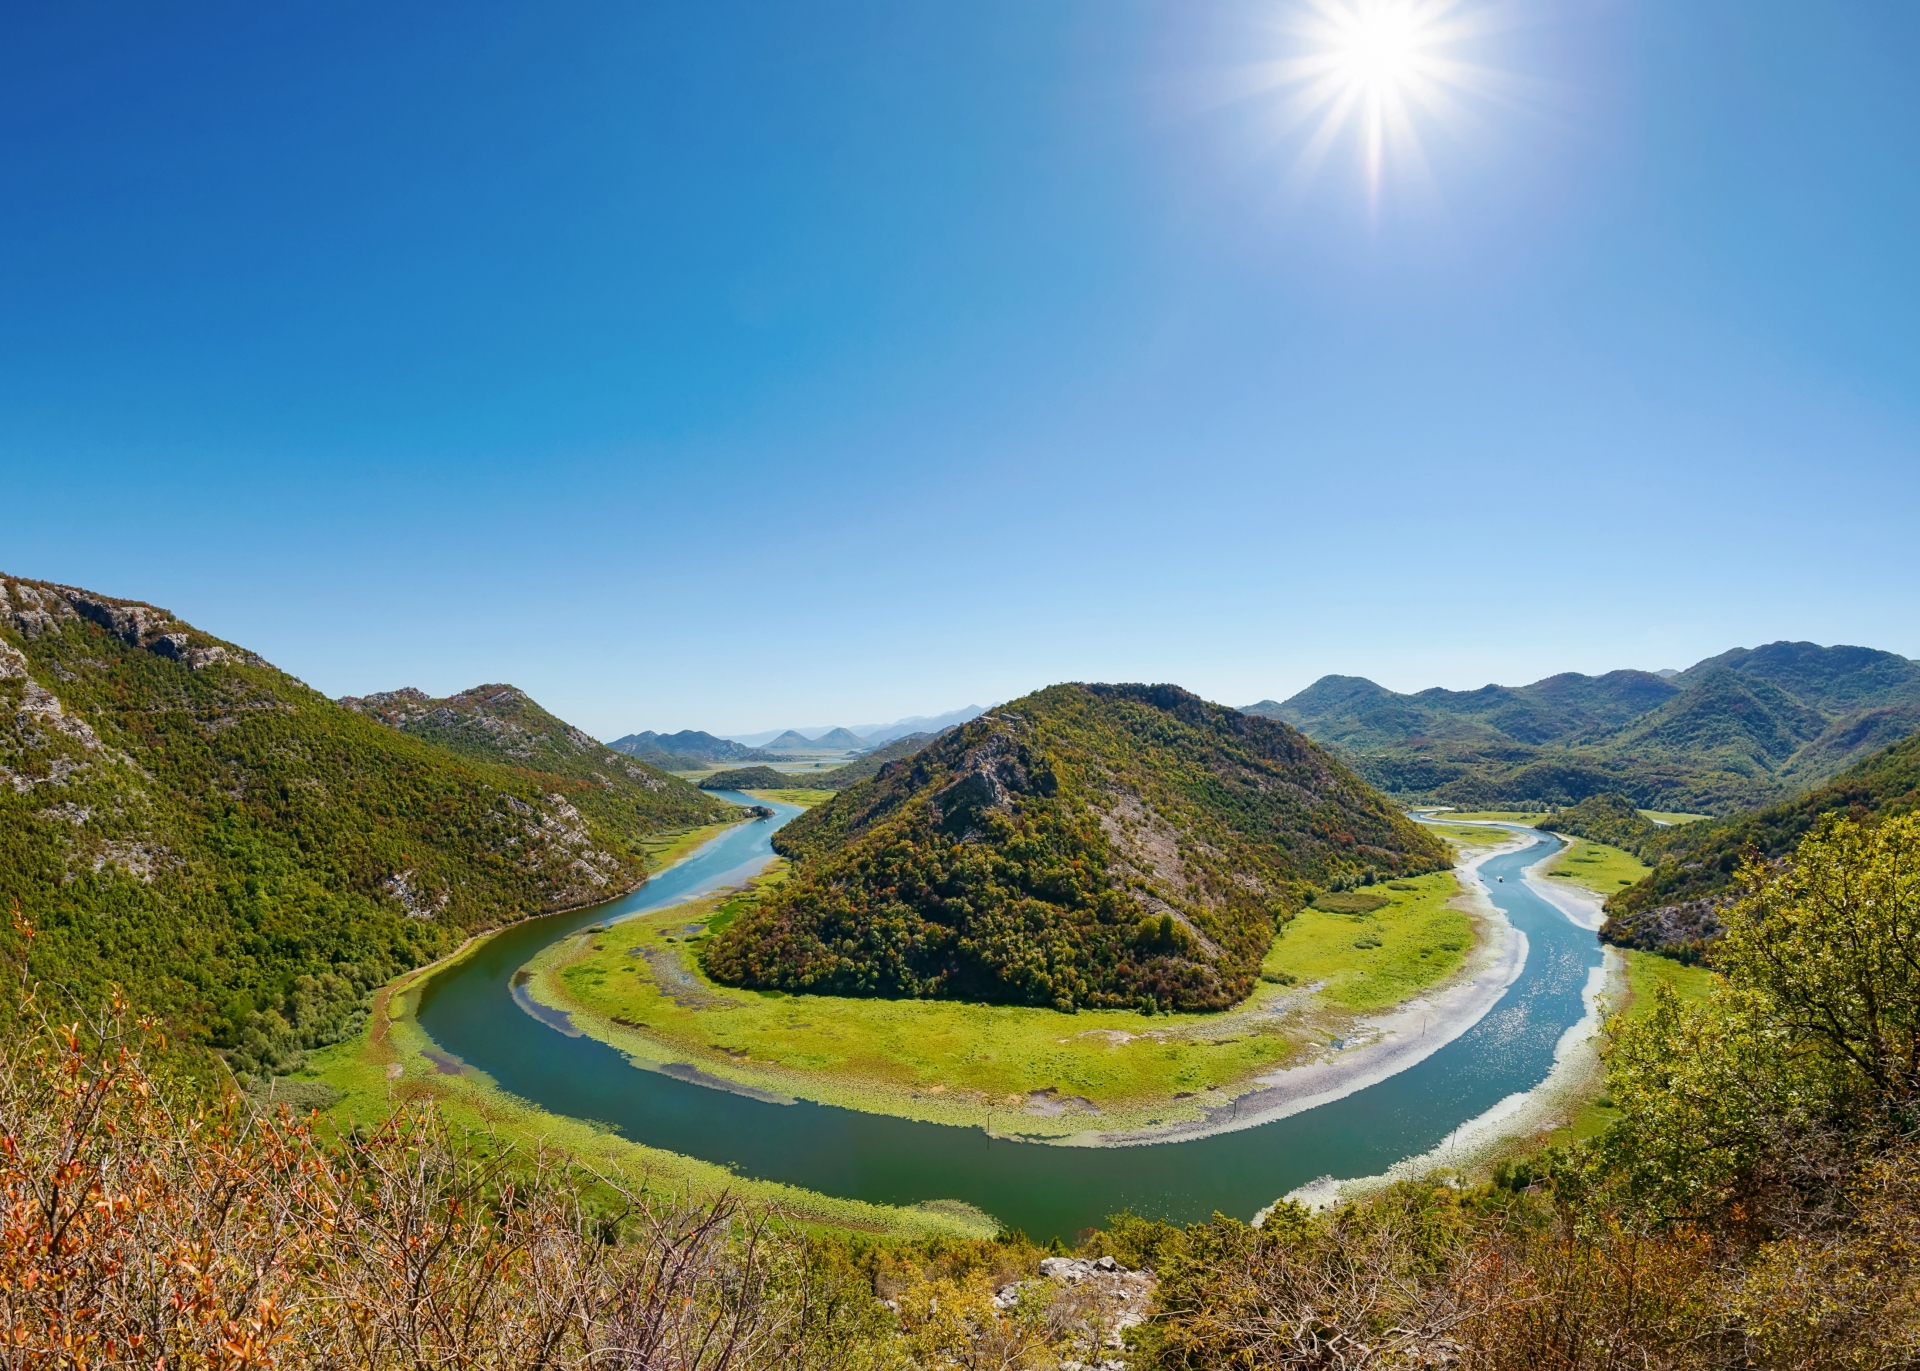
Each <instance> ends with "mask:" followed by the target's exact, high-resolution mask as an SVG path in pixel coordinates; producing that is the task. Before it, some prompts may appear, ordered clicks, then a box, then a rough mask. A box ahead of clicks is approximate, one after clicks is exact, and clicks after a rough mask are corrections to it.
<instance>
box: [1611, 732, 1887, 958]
mask: <svg viewBox="0 0 1920 1371" xmlns="http://www.w3.org/2000/svg"><path fill="white" fill-rule="evenodd" d="M1916 809H1920V737H1913V738H1908V739H1906V740H1905V741H1904V742H1899V743H1895V744H1894V745H1893V746H1892V747H1889V748H1886V749H1885V750H1883V751H1881V752H1877V753H1875V754H1874V755H1873V756H1871V757H1869V758H1867V759H1866V760H1865V761H1863V762H1860V763H1859V764H1857V765H1855V766H1852V767H1849V768H1848V769H1847V770H1846V771H1844V772H1842V773H1841V774H1840V775H1838V776H1836V777H1834V779H1833V780H1832V781H1830V782H1828V783H1827V784H1826V785H1823V786H1821V787H1819V788H1818V789H1816V790H1814V791H1811V792H1809V793H1808V794H1805V795H1802V796H1800V797H1799V798H1798V799H1794V800H1789V801H1787V802H1785V803H1784V804H1777V805H1772V806H1770V807H1768V808H1766V809H1763V810H1760V811H1759V812H1758V813H1753V814H1743V815H1741V816H1739V817H1738V818H1735V819H1730V820H1726V821H1723V822H1718V823H1694V824H1685V825H1682V826H1680V827H1678V828H1673V829H1667V830H1664V831H1662V832H1659V833H1655V834H1651V835H1643V836H1642V838H1641V839H1640V842H1639V843H1638V845H1637V849H1636V850H1637V851H1638V852H1639V854H1640V856H1641V859H1642V860H1644V861H1647V862H1650V863H1653V864H1654V867H1653V871H1652V872H1651V873H1649V874H1648V875H1647V876H1646V878H1645V879H1643V880H1642V881H1641V882H1640V883H1639V884H1638V885H1633V886H1629V887H1628V888H1627V889H1625V890H1623V891H1621V892H1620V893H1619V894H1617V895H1615V896H1613V898H1611V899H1610V900H1608V901H1607V923H1606V925H1605V927H1604V928H1602V929H1601V934H1600V936H1601V937H1603V938H1605V939H1607V940H1608V941H1609V942H1616V943H1621V944H1624V945H1626V946H1629V947H1640V948H1646V949H1648V950H1650V951H1657V952H1667V953H1673V954H1677V955H1681V956H1693V955H1695V954H1697V953H1698V952H1699V951H1700V950H1701V949H1702V947H1703V946H1704V945H1705V944H1706V943H1708V942H1711V941H1713V940H1714V939H1715V938H1717V937H1718V936H1720V934H1721V933H1723V932H1724V931H1725V930H1724V928H1723V926H1722V924H1721V920H1720V915H1721V912H1722V910H1723V907H1724V906H1725V904H1726V902H1727V901H1728V899H1729V898H1730V897H1731V894H1732V889H1733V885H1734V877H1735V873H1736V872H1738V870H1739V869H1740V864H1741V862H1742V861H1743V860H1744V859H1745V858H1746V857H1747V856H1748V855H1749V854H1752V855H1756V856H1759V857H1761V858H1764V859H1766V860H1768V861H1773V860H1776V859H1779V858H1782V857H1785V856H1787V855H1788V854H1790V853H1791V852H1793V850H1794V849H1795V848H1797V847H1798V846H1799V845H1800V842H1801V840H1802V839H1803V838H1805V837H1806V836H1807V835H1808V834H1809V833H1811V832H1812V831H1813V829H1814V827H1815V826H1816V825H1817V824H1818V823H1819V822H1820V818H1821V816H1822V815H1826V814H1843V815H1846V816H1847V817H1849V818H1852V819H1856V820H1863V821H1877V820H1880V819H1886V818H1891V817H1893V816H1895V815H1899V814H1907V813H1911V812H1913V811H1914V810H1916Z"/></svg>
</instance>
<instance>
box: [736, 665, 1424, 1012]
mask: <svg viewBox="0 0 1920 1371" xmlns="http://www.w3.org/2000/svg"><path fill="white" fill-rule="evenodd" d="M775 841H776V846H777V847H778V848H779V849H780V851H781V852H782V853H783V854H784V855H786V856H787V857H789V858H790V859H791V860H792V861H793V863H794V868H793V875H792V877H791V879H790V880H789V881H788V882H787V883H786V884H785V885H784V886H783V887H780V888H779V889H778V890H777V891H776V892H775V893H774V894H772V895H771V896H769V897H768V898H767V899H766V900H765V901H764V902H763V903H762V904H761V905H760V906H759V907H758V908H755V909H751V910H749V911H747V912H745V913H743V914H741V915H740V916H739V917H737V918H736V920H735V921H734V922H733V923H732V924H731V925H730V926H729V927H728V928H727V929H725V930H724V931H723V932H721V933H720V934H719V935H718V936H717V937H715V938H714V940H713V941H712V942H711V943H710V944H709V946H708V949H707V952H706V965H707V968H708V970H709V972H710V973H711V974H713V975H714V976H715V977H716V978H717V979H719V980H722V981H727V982H731V983H735V984H745V985H753V986H763V987H777V988H780V989H785V990H792V991H809V990H811V991H821V992H830V993H835V994H862V995H894V996H952V997H960V998H967V999H977V1000H987V1001H1002V1002H1017V1003H1028V1004H1050V1005H1054V1006H1056V1007H1058V1008H1061V1009H1073V1008H1076V1007H1081V1006H1090V1007H1102V1006H1123V1005H1157V1006H1160V1007H1165V1008H1180V1009H1217V1008H1222V1007H1224V1006H1226V1005H1229V1004H1231V1003H1233V1002H1235V1001H1237V1000H1239V999H1240V998H1242V997H1244V996H1245V995H1246V994H1247V993H1248V992H1249V991H1250V990H1251V988H1252V985H1253V981H1254V978H1255V975H1256V974H1257V971H1258V967H1259V963H1260V959H1261V957H1262V955H1263V954H1264V953H1265V951H1266V949H1267V947H1268V945H1269V943H1270V942H1271V940H1272V937H1273V933H1274V928H1275V924H1276V921H1277V920H1284V919H1286V918H1289V917H1291V916H1292V915H1293V913H1295V912H1296V911H1297V910H1298V909H1299V908H1300V907H1301V905H1303V904H1304V903H1305V902H1306V901H1307V900H1308V899H1309V898H1311V895H1312V893H1313V891H1314V889H1315V888H1316V887H1327V886H1335V885H1347V884H1352V883H1357V882H1362V881H1368V880H1373V879H1377V878H1383V877H1388V876H1398V875H1408V874H1412V873H1415V872H1422V871H1431V870H1435V869H1437V868H1439V867H1442V866H1444V865H1446V862H1447V854H1446V852H1445V850H1444V849H1443V848H1442V846H1441V844H1440V843H1438V842H1437V841H1436V840H1435V839H1434V838H1433V837H1432V836H1431V835H1430V834H1428V833H1426V832H1425V831H1423V830H1422V829H1420V828H1419V827H1418V826H1417V825H1415V824H1413V823H1411V822H1409V821H1408V820H1407V819H1406V818H1405V817H1404V816H1402V815H1401V814H1399V813H1398V812H1397V811H1396V810H1395V809H1394V808H1393V806H1391V805H1390V804H1388V803H1387V801H1386V800H1384V799H1383V798H1382V797H1381V796H1380V795H1379V793H1378V792H1376V791H1375V790H1373V789H1372V788H1371V787H1369V786H1368V785H1367V784H1366V783H1365V782H1363V781H1361V780H1360V779H1358V778H1357V777H1356V776H1354V774H1353V773H1352V772H1351V771H1349V770H1348V769H1347V768H1346V767H1345V766H1344V765H1342V764H1341V763H1340V762H1338V761H1336V760H1335V759H1334V758H1333V757H1331V756H1329V755H1328V754H1327V753H1326V752H1325V751H1323V750H1322V749H1320V748H1319V747H1317V746H1316V745H1315V744H1313V743H1312V742H1311V741H1309V740H1308V739H1307V738H1306V737H1304V736H1303V735H1302V734H1300V733H1299V732H1297V731H1296V730H1294V729H1293V728H1290V727H1288V726H1287V725H1285V724H1281V723H1276V722H1273V721H1271V720H1267V719H1260V718H1255V717H1250V716H1248V715H1245V714H1242V713H1240V712H1238V711H1236V710H1232V709H1227V708H1223V707H1222V706H1219V705H1212V704H1208V703H1206V702H1205V701H1203V700H1201V699H1199V698H1198V697H1197V696H1194V695H1191V694H1189V693H1188V692H1186V691H1184V690H1181V689H1179V688H1178V687H1175V686H1164V685H1162V686H1143V685H1118V686H1109V685H1062V686H1054V687H1051V688H1050V689H1047V690H1042V691H1039V692H1037V693H1035V694H1032V695H1029V696H1026V697H1025V698H1023V699H1019V700H1015V701H1013V702H1011V703H1009V704H1006V705H1003V706H1000V707H999V708H997V709H994V710H992V711H991V712H989V713H987V714H985V715H982V716H981V717H979V718H977V719H975V720H973V721H972V722H970V723H967V724H964V725H962V726H961V727H959V728H957V729H954V730H952V731H951V732H949V733H947V734H945V735H943V736H941V737H940V738H939V739H937V740H936V741H934V742H933V743H932V744H931V745H929V746H928V747H926V748H925V749H923V750H921V751H919V752H918V753H917V754H915V755H913V756H911V757H909V758H906V759H903V760H900V761H895V762H892V763H890V764H888V765H886V766H885V767H883V768H882V769H881V770H880V772H879V774H878V775H877V776H875V777H873V778H872V779H870V780H864V781H861V782H859V783H857V784H855V785H853V786H852V787H850V788H849V789H847V790H845V791H843V792H842V793H841V794H839V795H838V796H836V797H835V798H834V799H833V800H832V801H830V802H828V803H827V804H825V805H822V806H820V807H818V808H816V809H813V810H810V811H808V812H807V813H806V814H805V815H803V816H801V817H800V818H799V819H796V820H795V821H794V822H793V823H791V824H789V825H788V826H787V827H786V828H784V829H783V830H781V832H780V834H779V836H778V837H777V838H776V840H775Z"/></svg>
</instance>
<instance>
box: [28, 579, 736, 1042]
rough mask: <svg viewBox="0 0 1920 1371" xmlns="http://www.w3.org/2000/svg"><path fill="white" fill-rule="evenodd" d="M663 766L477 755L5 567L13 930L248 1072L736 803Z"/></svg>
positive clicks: (215, 644) (81, 976)
mask: <svg viewBox="0 0 1920 1371" xmlns="http://www.w3.org/2000/svg"><path fill="white" fill-rule="evenodd" d="M528 703H529V704H531V702H528ZM535 708H537V706H536V707H535ZM547 717H549V718H550V717H551V716H547ZM555 722H556V723H557V722H558V721H555ZM562 727H564V726H562ZM643 779H644V780H645V782H646V783H647V784H646V785H643V784H642V783H641V781H637V780H635V779H634V778H631V777H626V778H624V782H620V781H614V782H613V783H611V784H607V785H602V784H600V783H598V782H597V781H594V780H591V779H587V780H583V779H580V778H579V777H578V776H576V775H573V774H563V773H562V772H560V771H557V770H555V769H553V768H552V767H551V766H545V765H542V766H533V765H520V764H513V765H510V764H507V762H506V761H505V760H504V759H500V760H492V759H488V758H486V757H483V756H479V755H476V754H472V753H469V754H468V755H462V754H461V753H459V752H456V751H454V750H451V749H450V748H448V747H447V746H443V745H442V744H440V743H438V742H434V741H430V740H428V739H426V738H423V737H419V736H414V735H412V734H409V733H407V732H404V731H399V730H396V729H395V728H392V727H389V726H387V725H386V724H384V723H381V722H379V721H377V720H375V719H374V718H371V717H368V716H367V715H365V714H362V713H359V712H356V711H354V710H350V709H346V708H343V707H342V706H340V705H338V704H336V703H335V702H333V701H332V700H329V699H327V698H326V697H324V696H322V695H320V694H319V693H317V692H316V691H313V690H311V689H309V688H308V687H307V686H305V685H303V684H302V683H301V682H299V681H297V680H295V679H294V678H293V677H291V676H288V675H286V674H285V673H284V672H281V671H279V670H276V669H275V668H274V667H272V666H270V665H269V664H267V663H266V662H264V661H262V660H261V659H260V657H259V656H257V655H256V654H254V653H252V652H249V651H247V650H246V649H244V648H242V647H239V646H237V645H235V644H233V643H230V642H227V641H224V640H222V639H219V638H216V637H214V636H212V635H211V634H208V633H206V632H204V631H203V630H201V629H198V628H196V627H194V626H193V625H191V624H188V623H185V622H183V621H182V620H180V619H179V618H178V617H177V616H175V615H174V614H172V613H171V612H169V611H167V610H165V609H161V608H159V607H157V606H154V605H151V604H146V603H143V602H140V601H135V600H124V599H118V598H115V597H112V596H106V595H100V594H96V593H94V592H91V591H86V590H81V589H78V588H76V587H72V586H63V585H55V584H51V583H48V582H43V581H31V580H23V579H19V578H15V577H6V576H0V909H4V908H6V907H7V906H9V905H11V904H13V903H14V902H15V901H17V902H18V904H19V908H20V911H21V915H22V917H23V918H24V919H25V920H26V921H27V922H28V923H30V924H31V925H32V926H33V928H34V930H35V932H34V935H33V937H32V938H31V945H30V947H29V946H28V939H27V938H26V937H25V935H24V934H23V933H21V932H19V931H14V932H4V931H0V943H4V944H5V945H6V947H7V951H8V952H9V954H10V955H12V956H15V957H18V956H21V955H25V956H27V957H28V972H29V974H30V975H31V976H34V977H37V978H39V979H41V980H43V981H45V982H47V983H59V984H61V985H63V986H65V987H68V988H70V989H71V990H72V991H73V992H74V993H75V994H77V995H78V996H79V997H80V998H81V1000H82V1001H93V1002H97V1001H98V1000H99V999H100V998H102V997H103V996H104V995H105V994H106V993H107V991H108V989H109V987H111V986H115V985H117V986H120V987H122V988H123V989H124V990H125V991H126V992H127V993H128V995H129V997H130V998H131V999H132V1000H133V1002H134V1003H135V1004H136V1005H137V1006H138V1007H140V1008H141V1009H143V1010H147V1011H150V1012H153V1013H156V1014H159V1015H160V1016H161V1017H162V1018H163V1019H165V1020H167V1021H168V1022H169V1023H170V1024H171V1026H172V1027H173V1029H174V1032H175V1036H176V1038H180V1037H184V1038H185V1039H186V1040H187V1041H189V1042H198V1043H203V1044H207V1045H210V1046H213V1047H215V1048H217V1049H219V1050H220V1051H222V1052H223V1053H224V1054H225V1055H226V1056H227V1058H228V1060H229V1061H230V1062H231V1063H232V1064H233V1065H234V1066H235V1068H236V1069H238V1070H241V1071H261V1070H271V1069H276V1068H284V1067H287V1066H289V1065H291V1064H293V1063H295V1062H297V1061H298V1060H299V1056H300V1053H301V1051H302V1050H303V1049H304V1048H307V1047H312V1046H315V1045H316V1044H319V1043H323V1042H329V1041H334V1040H336V1039H337V1038H338V1037H340V1036H342V1035H344V1034H346V1033H348V1032H351V1031H352V1030H353V1028H354V1026H355V1025H356V1024H357V1023H358V1016H359V1014H360V1013H361V1009H362V1006H363V1004H364V1001H365V998H366V996H367V994H368V992H369V991H370V990H371V989H372V988H373V987H375V986H377V985H379V984H380V983H382V982H384V981H386V980H388V979H389V978H391V977H392V976H393V975H395V974H397V973H398V972H400V971H402V970H405V969H406V968H408V967H411V966H415V965H418V964H420V963H421V962H423V961H426V960H430V959H431V958H433V957H436V956H439V955H440V954H442V953H444V952H446V951H448V950H450V949H451V948H452V947H454V946H457V945H458V943H459V941H460V940H461V939H462V938H464V937H465V936H466V935H467V934H468V933H469V932H471V931H473V930H475V929H480V928H486V927H490V926H493V925H496V924H499V923H503V922H506V921H508V920H511V919H515V918H519V917H521V916H523V915H527V914H532V913H538V912H541V911H543V910H550V909H556V908H562V907H566V906H571V905H578V904H582V903H587V902H591V901H594V900H600V899H605V898H608V897H610V896H611V895H613V894H616V893H618V892H620V891H622V890H625V889H627V888H629V887H631V886H633V885H634V884H636V883H637V882H639V881H640V880H642V879H644V877H645V874H646V855H645V852H644V850H643V848H642V847H641V845H640V843H641V839H642V838H644V837H646V836H647V835H649V834H651V833H654V832H657V831H659V830H661V829H671V828H685V827H688V826H690V825H693V824H696V823H701V822H705V821H707V820H708V819H709V818H711V817H713V816H714V815H715V814H716V813H718V812H720V811H719V808H718V806H717V805H716V804H715V802H713V801H712V800H711V799H710V798H709V797H707V796H704V795H701V794H700V793H699V792H698V791H696V790H694V789H693V788H692V787H690V786H685V785H683V784H682V783H680V782H677V781H676V782H673V784H672V786H670V787H662V788H660V789H651V788H648V787H649V786H651V785H652V784H654V782H655V778H654V777H653V776H652V775H648V776H646V777H644V778H643ZM643 800H644V802H645V804H644V805H643V804H642V801H643Z"/></svg>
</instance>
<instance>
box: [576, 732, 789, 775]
mask: <svg viewBox="0 0 1920 1371" xmlns="http://www.w3.org/2000/svg"><path fill="white" fill-rule="evenodd" d="M607 746H608V747H610V748H612V749H613V750H614V751H615V752H624V753H626V754H627V755H628V756H629V757H637V758H639V759H640V760H641V761H643V762H645V763H646V764H647V765H648V766H657V767H659V768H660V769H661V770H662V771H698V770H700V769H701V768H702V767H708V766H712V765H714V763H716V762H759V761H765V760H766V754H765V753H762V752H760V751H757V750H756V749H754V748H751V747H747V746H746V745H745V744H743V743H737V742H735V741H734V740H733V739H731V738H716V737H714V736H713V734H711V733H701V732H699V731H698V730H697V729H691V728H687V729H682V730H681V731H680V732H678V733H651V732H649V733H629V734H628V735H627V736H626V737H624V738H615V739H614V740H613V741H612V742H610V743H608V744H607Z"/></svg>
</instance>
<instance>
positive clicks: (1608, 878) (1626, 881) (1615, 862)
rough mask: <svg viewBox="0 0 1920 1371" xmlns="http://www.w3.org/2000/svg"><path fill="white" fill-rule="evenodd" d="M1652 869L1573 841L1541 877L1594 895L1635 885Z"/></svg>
mask: <svg viewBox="0 0 1920 1371" xmlns="http://www.w3.org/2000/svg"><path fill="white" fill-rule="evenodd" d="M1652 869H1653V868H1651V867H1649V866H1648V865H1647V864H1646V863H1645V862H1643V861H1641V860H1640V859H1639V858H1638V857H1636V856H1634V855H1633V854H1632V853H1630V852H1622V851H1621V850H1620V849H1619V848H1617V847H1607V846H1606V845H1604V844H1602V843H1593V842H1588V841H1587V840H1586V839H1585V838H1574V839H1571V840H1570V841H1569V842H1568V845H1567V846H1566V847H1565V848H1564V849H1563V850H1562V851H1561V853H1560V855H1559V856H1557V857H1555V858H1554V859H1553V861H1552V862H1550V863H1549V864H1548V865H1547V867H1546V870H1545V871H1544V872H1543V873H1542V874H1543V875H1545V876H1546V877H1548V878H1549V879H1550V880H1556V881H1565V882H1566V883H1567V884H1568V885H1577V886H1583V887H1585V888H1586V889H1588V890H1591V891H1593V892H1594V893H1596V894H1598V895H1611V894H1613V892H1614V891H1616V890H1622V889H1625V888H1626V887H1627V886H1630V885H1633V884H1635V883H1636V882H1637V881H1639V879H1640V878H1641V877H1642V876H1644V875H1646V874H1647V872H1649V871H1651V870H1652Z"/></svg>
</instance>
